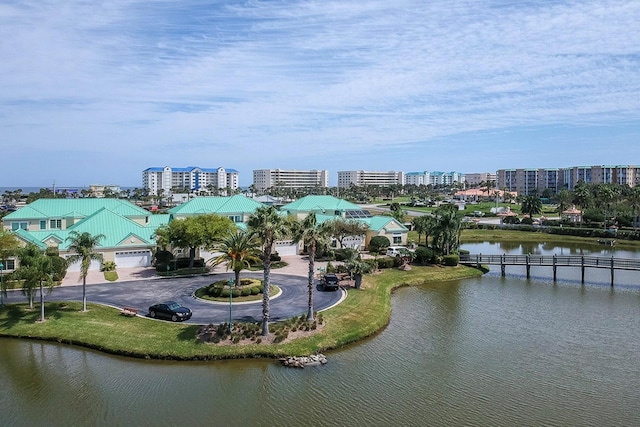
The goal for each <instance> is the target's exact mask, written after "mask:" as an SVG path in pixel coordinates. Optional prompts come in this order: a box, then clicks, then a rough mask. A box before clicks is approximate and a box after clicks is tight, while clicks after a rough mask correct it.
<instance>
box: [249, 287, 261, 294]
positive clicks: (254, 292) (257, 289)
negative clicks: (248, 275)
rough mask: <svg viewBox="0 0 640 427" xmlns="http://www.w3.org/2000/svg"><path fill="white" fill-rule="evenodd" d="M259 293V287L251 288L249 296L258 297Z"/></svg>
mask: <svg viewBox="0 0 640 427" xmlns="http://www.w3.org/2000/svg"><path fill="white" fill-rule="evenodd" d="M259 293H260V287H259V286H252V287H251V295H258V294H259Z"/></svg>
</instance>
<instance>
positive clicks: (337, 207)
mask: <svg viewBox="0 0 640 427" xmlns="http://www.w3.org/2000/svg"><path fill="white" fill-rule="evenodd" d="M280 209H281V210H283V211H291V212H330V213H333V212H335V211H340V212H343V211H347V210H360V209H361V208H360V206H358V205H356V204H353V203H351V202H348V201H346V200H342V199H338V198H337V197H333V196H317V195H310V196H305V197H303V198H301V199H298V200H296V201H295V202H291V203H288V204H286V205H284V206H282V207H281V208H280Z"/></svg>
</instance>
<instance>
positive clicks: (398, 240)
mask: <svg viewBox="0 0 640 427" xmlns="http://www.w3.org/2000/svg"><path fill="white" fill-rule="evenodd" d="M401 243H402V235H400V234H394V235H393V244H394V245H399V244H401Z"/></svg>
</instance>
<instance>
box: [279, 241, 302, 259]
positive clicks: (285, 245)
mask: <svg viewBox="0 0 640 427" xmlns="http://www.w3.org/2000/svg"><path fill="white" fill-rule="evenodd" d="M274 249H275V251H276V252H278V255H280V256H291V255H298V244H297V243H293V242H292V241H290V240H285V241H279V242H276V244H275V248H274Z"/></svg>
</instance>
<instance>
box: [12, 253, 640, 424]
mask: <svg viewBox="0 0 640 427" xmlns="http://www.w3.org/2000/svg"><path fill="white" fill-rule="evenodd" d="M474 252H475V251H474ZM486 253H489V252H486ZM567 274H568V273H567ZM549 275H550V273H549ZM607 280H608V276H606V277H605V280H604V281H603V282H602V283H598V282H597V281H595V280H593V281H591V282H590V283H589V284H588V285H586V286H581V285H580V284H579V283H578V284H576V283H575V280H573V279H572V278H570V277H569V278H568V279H567V280H566V281H558V282H557V283H555V284H554V283H551V281H550V280H546V279H536V278H532V279H531V280H523V279H520V278H518V277H511V276H508V277H506V278H502V277H500V275H499V274H494V273H493V272H491V273H489V274H488V275H485V276H484V277H482V278H479V279H473V280H467V281H463V282H459V283H446V284H437V285H432V286H425V287H414V288H403V289H400V290H398V292H396V293H395V294H394V297H393V315H392V318H391V322H390V324H389V326H388V327H387V328H386V329H385V330H384V331H383V332H382V333H380V334H379V335H377V336H376V337H374V338H372V339H370V340H367V341H365V342H363V343H360V344H358V345H354V346H351V347H349V348H346V349H343V350H339V351H334V352H331V353H329V354H328V357H329V363H328V364H327V365H326V366H322V367H316V368H307V369H304V370H293V369H286V368H283V367H280V366H279V365H278V364H277V363H275V362H274V361H271V360H240V361H228V362H213V363H173V362H155V361H140V360H131V359H124V358H117V357H111V356H105V355H102V354H99V353H95V352H91V351H85V350H82V349H77V348H71V347H67V346H60V345H54V344H44V343H39V342H25V341H18V340H9V339H3V340H0V379H1V385H0V411H2V416H1V418H0V419H1V420H2V421H0V424H2V425H19V426H22V425H24V426H33V425H60V426H70V425H110V426H111V425H124V424H134V425H141V426H146V425H152V424H157V423H158V420H162V421H161V424H164V425H220V426H229V425H264V426H276V425H277V426H301V425H316V426H343V425H354V426H387V425H403V426H409V425H411V426H414V425H415V426H423V425H436V426H439V425H447V426H449V425H477V426H489V425H490V426H514V425H519V426H520V425H558V426H566V425H572V426H574V425H593V426H608V425H625V426H628V425H640V414H639V413H638V407H639V402H640V388H639V387H638V384H640V365H639V364H638V361H639V360H640V358H639V354H640V328H639V326H640V321H639V319H640V290H639V288H634V287H632V286H627V287H620V288H619V287H615V288H613V289H611V288H610V287H609V286H608V284H607V283H608V282H607Z"/></svg>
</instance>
